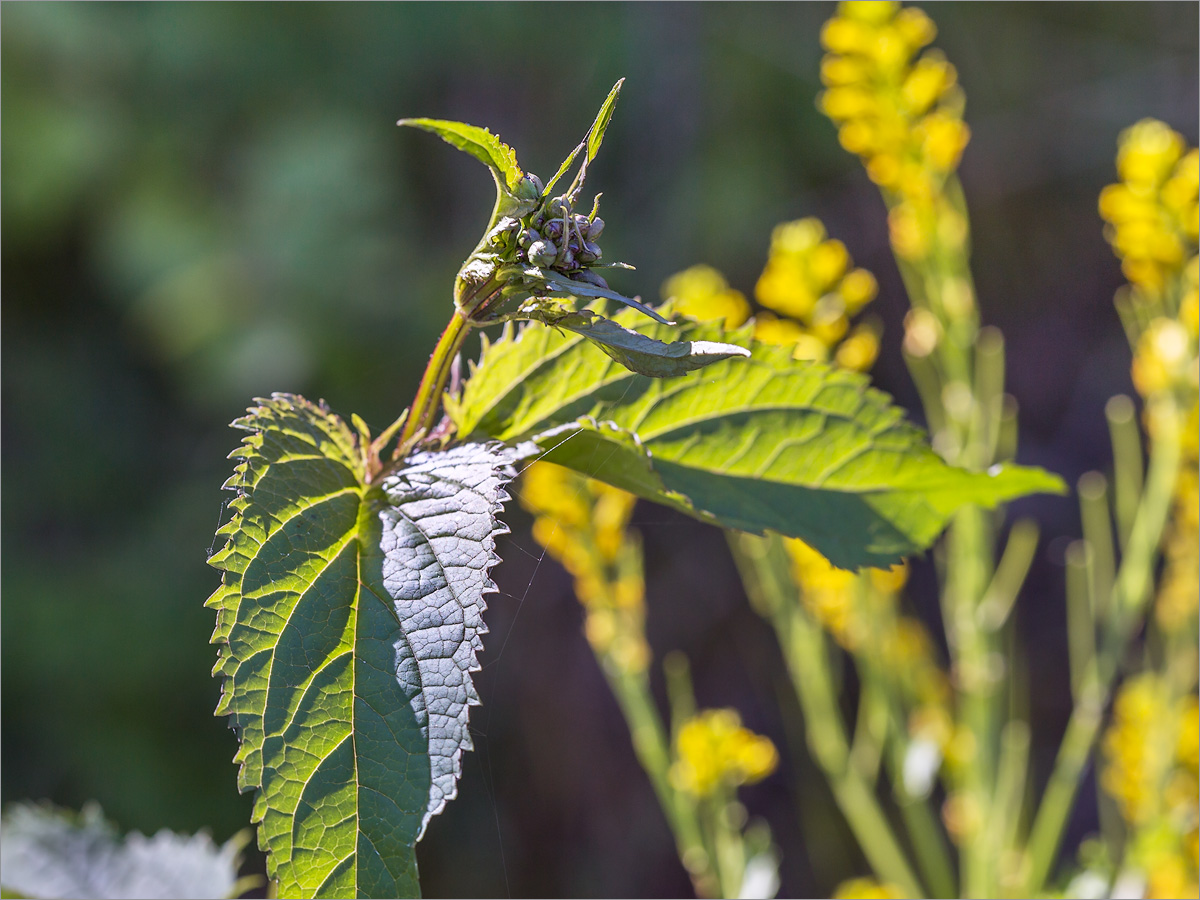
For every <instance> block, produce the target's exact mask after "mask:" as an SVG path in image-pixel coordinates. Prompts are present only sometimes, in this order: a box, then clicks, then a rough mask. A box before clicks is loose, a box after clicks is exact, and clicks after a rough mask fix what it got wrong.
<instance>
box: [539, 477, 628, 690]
mask: <svg viewBox="0 0 1200 900" xmlns="http://www.w3.org/2000/svg"><path fill="white" fill-rule="evenodd" d="M520 499H521V505H522V506H524V507H525V509H527V510H528V511H529V512H531V513H533V515H534V522H533V537H534V540H536V541H537V542H538V543H539V544H541V545H542V546H543V547H545V548H546V552H547V553H549V554H550V555H551V556H552V557H554V558H555V559H557V560H558V561H559V562H560V563H562V565H563V567H564V568H565V569H566V570H567V571H568V572H569V573H570V574H571V575H572V577H573V578H574V579H575V595H576V596H577V597H578V598H579V602H580V604H582V606H583V608H584V612H585V614H586V617H585V620H584V634H585V636H586V637H587V639H588V643H589V644H591V646H592V649H593V650H594V651H595V652H596V655H597V656H599V657H600V659H601V660H602V662H603V664H604V665H605V666H606V667H612V668H613V669H616V670H617V671H620V672H625V673H637V672H644V671H645V670H646V667H647V666H648V665H649V663H650V647H649V645H648V644H647V643H646V631H645V621H646V607H645V597H644V594H645V585H644V581H643V578H642V562H641V548H640V544H639V542H638V541H637V539H636V535H635V534H633V533H631V532H629V530H628V525H629V518H630V516H631V515H632V514H633V507H634V504H635V503H636V498H635V497H634V496H633V495H632V494H628V493H626V492H625V491H622V490H619V489H617V488H614V487H610V486H608V485H606V484H603V483H601V482H599V481H594V480H592V479H589V478H586V477H584V476H583V475H579V474H577V473H575V472H572V471H570V470H569V469H564V468H562V467H561V466H556V465H553V464H552V463H545V462H539V463H534V464H533V465H532V466H530V467H529V469H528V470H527V471H526V472H525V474H524V475H523V476H522V480H521V492H520Z"/></svg>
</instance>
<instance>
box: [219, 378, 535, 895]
mask: <svg viewBox="0 0 1200 900" xmlns="http://www.w3.org/2000/svg"><path fill="white" fill-rule="evenodd" d="M249 413H250V414H249V415H248V416H246V417H244V418H242V419H239V420H238V421H236V422H235V423H234V427H236V428H239V429H243V430H245V431H248V432H249V434H248V436H247V437H246V438H245V440H244V441H243V443H242V445H241V446H240V447H239V448H238V449H237V450H235V451H234V453H233V454H231V456H232V457H234V458H237V459H240V460H241V462H240V464H239V465H238V467H237V469H236V471H235V473H234V476H233V478H231V479H230V481H229V482H228V483H227V485H226V486H227V487H228V488H230V489H232V490H235V491H236V492H237V494H238V496H237V499H235V500H234V501H233V502H232V504H231V507H232V509H233V511H234V516H233V518H232V520H231V521H230V522H229V523H228V524H227V525H226V526H224V527H223V528H222V529H221V530H220V532H219V533H221V534H224V535H227V537H228V541H227V543H226V545H225V547H224V548H223V549H222V550H221V551H219V552H218V553H217V554H215V555H214V556H213V557H212V558H211V559H210V560H209V562H210V564H212V565H213V566H214V567H216V568H218V569H221V570H223V572H224V573H225V574H224V577H223V579H222V585H221V587H220V588H219V589H218V590H217V591H216V592H215V593H214V594H213V596H212V597H211V598H210V600H209V602H208V605H209V606H210V607H213V608H215V609H216V610H217V626H216V630H215V631H214V633H213V638H212V640H213V643H215V644H218V645H219V651H218V657H219V658H218V662H217V665H216V667H215V669H214V674H215V675H219V676H222V677H223V679H224V681H223V686H222V698H221V701H220V703H219V705H218V707H217V713H218V714H228V715H229V716H230V718H231V723H232V725H233V727H234V728H235V729H236V730H237V731H238V733H239V737H240V738H241V747H240V749H239V751H238V753H237V756H236V757H235V761H237V762H239V763H240V764H241V770H240V772H239V787H240V789H241V790H243V791H245V790H250V789H254V790H256V791H257V797H256V800H255V807H254V815H253V820H254V821H255V822H256V823H258V825H259V845H260V846H261V847H262V848H263V849H264V850H265V851H266V852H267V854H268V858H267V867H268V874H269V875H270V876H271V877H272V878H273V879H275V880H276V882H277V892H278V895H279V896H303V897H312V896H384V897H404V896H418V895H419V884H418V880H417V866H416V857H415V853H414V847H415V844H416V842H417V841H418V840H420V838H421V836H422V834H423V833H424V831H425V827H426V826H427V824H428V822H429V820H430V818H431V817H432V816H434V815H436V814H437V813H438V812H440V811H441V810H442V809H443V808H444V807H445V804H446V802H447V800H449V799H450V798H452V797H453V796H454V795H455V790H456V782H457V779H458V775H459V773H460V771H461V758H462V752H463V751H464V750H467V749H470V747H471V740H470V735H469V733H468V730H467V715H468V709H469V707H470V706H471V705H474V704H477V703H478V702H479V700H478V695H477V694H476V692H475V690H474V687H473V686H472V684H471V677H470V673H471V672H473V671H476V670H477V669H478V668H479V665H478V662H477V659H476V657H477V653H478V651H479V649H480V647H481V640H482V634H483V633H484V632H485V631H486V627H485V625H484V622H483V611H484V609H485V604H484V600H483V595H484V594H485V593H487V592H488V591H494V590H495V586H494V584H493V583H492V581H491V579H490V577H489V576H488V570H489V569H490V568H491V566H492V565H494V564H495V563H496V562H498V557H497V556H496V553H495V538H496V535H498V534H500V533H503V532H504V531H505V530H506V529H505V527H504V525H503V524H502V523H500V522H499V521H498V520H497V518H496V516H497V514H498V513H499V512H500V511H501V509H502V505H503V503H504V501H505V500H507V499H508V495H507V494H506V493H505V491H504V485H505V484H506V483H507V482H508V481H509V480H510V479H511V478H512V477H513V474H514V472H513V469H512V466H513V464H514V463H515V462H516V461H517V460H518V459H520V458H521V456H522V455H523V454H525V453H527V452H528V451H529V449H531V448H529V447H528V446H526V447H524V448H520V447H518V448H512V447H505V446H503V445H500V444H497V443H494V442H488V443H474V444H464V445H461V446H458V447H454V448H452V449H449V450H444V451H430V452H423V453H419V454H415V455H413V456H411V457H409V458H408V459H407V460H405V462H404V465H403V466H402V467H401V468H399V469H398V470H397V471H395V472H394V473H392V474H390V475H388V476H387V477H386V478H384V479H383V480H382V482H381V483H380V484H378V485H374V484H371V483H369V480H368V478H367V468H366V462H365V457H364V453H363V448H362V446H361V443H360V436H359V435H358V434H357V433H356V432H355V431H353V430H352V429H351V428H350V427H348V426H347V425H346V423H345V422H344V421H343V420H341V419H340V418H338V417H337V416H335V415H334V414H333V413H331V412H330V411H329V410H328V409H327V408H326V407H325V406H324V405H323V404H321V405H317V404H313V403H310V402H309V401H307V400H305V399H304V398H302V397H298V396H295V395H288V394H275V395H272V397H271V398H270V399H267V400H257V401H255V406H253V407H251V408H250V410H249Z"/></svg>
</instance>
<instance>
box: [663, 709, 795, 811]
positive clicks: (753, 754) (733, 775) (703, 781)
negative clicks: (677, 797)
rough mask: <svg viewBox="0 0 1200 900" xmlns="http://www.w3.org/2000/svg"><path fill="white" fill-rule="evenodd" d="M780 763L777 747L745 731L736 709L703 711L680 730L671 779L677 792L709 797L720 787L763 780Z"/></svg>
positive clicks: (676, 741)
mask: <svg viewBox="0 0 1200 900" xmlns="http://www.w3.org/2000/svg"><path fill="white" fill-rule="evenodd" d="M778 763H779V754H778V753H777V752H776V750H775V745H774V744H772V743H771V741H770V739H768V738H765V737H763V736H761V735H757V734H755V733H754V732H752V731H750V730H749V729H747V728H743V727H742V721H741V718H740V717H739V716H738V714H737V712H736V711H735V710H732V709H714V710H704V711H702V712H700V713H698V714H697V715H695V716H694V717H692V718H691V719H689V720H688V721H686V722H684V723H683V725H682V726H681V727H680V729H679V734H678V735H677V736H676V739H675V761H674V762H673V763H672V764H671V769H670V772H669V777H670V779H671V783H672V784H673V785H674V786H675V787H676V789H677V790H681V791H686V792H687V793H689V794H693V795H695V796H697V797H706V796H708V795H710V794H712V793H713V792H714V791H716V790H717V788H718V786H720V785H730V786H737V785H741V784H751V783H753V782H756V781H761V780H762V779H763V778H766V777H767V776H768V775H770V774H771V773H772V772H773V771H775V767H776V766H777V765H778Z"/></svg>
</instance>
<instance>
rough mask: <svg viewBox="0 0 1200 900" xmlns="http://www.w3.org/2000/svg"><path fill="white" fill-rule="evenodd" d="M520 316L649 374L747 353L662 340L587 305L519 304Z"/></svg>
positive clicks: (687, 369) (711, 343) (732, 347)
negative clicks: (580, 339)
mask: <svg viewBox="0 0 1200 900" xmlns="http://www.w3.org/2000/svg"><path fill="white" fill-rule="evenodd" d="M519 315H520V317H523V318H528V319H531V320H534V321H538V322H542V323H544V324H546V325H550V326H553V327H555V328H565V329H566V330H568V331H573V332H575V333H576V334H581V335H583V336H584V337H585V338H587V339H588V340H589V341H591V342H592V343H593V344H595V345H596V347H597V348H598V349H599V350H600V351H601V352H602V353H605V354H607V355H608V356H610V357H612V358H613V359H615V360H616V361H617V362H619V363H620V364H621V365H623V366H624V367H625V368H627V369H630V370H632V371H634V372H638V373H640V374H642V375H649V376H650V377H651V378H665V377H667V376H669V375H682V374H684V373H685V372H690V371H692V370H693V369H700V368H703V367H704V366H708V365H712V364H713V363H715V362H719V361H721V360H723V359H729V358H731V357H735V356H740V357H747V356H749V355H750V351H749V350H747V349H745V348H744V347H738V346H736V345H734V344H723V343H719V342H717V341H671V342H670V343H667V342H665V341H659V340H655V339H654V338H652V337H647V336H646V335H644V334H641V333H639V332H637V331H634V330H633V329H632V328H626V327H625V326H624V325H618V324H617V323H616V322H614V321H612V319H606V318H604V317H603V316H601V315H598V314H597V313H595V312H593V311H592V310H590V309H581V310H578V311H575V310H568V309H562V310H556V309H553V308H546V307H541V306H532V307H523V308H522V310H521V313H520V314H519Z"/></svg>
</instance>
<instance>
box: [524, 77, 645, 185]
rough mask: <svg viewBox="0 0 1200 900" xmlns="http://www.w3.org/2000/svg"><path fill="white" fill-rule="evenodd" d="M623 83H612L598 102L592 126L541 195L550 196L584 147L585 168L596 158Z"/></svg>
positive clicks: (622, 81) (547, 183)
mask: <svg viewBox="0 0 1200 900" xmlns="http://www.w3.org/2000/svg"><path fill="white" fill-rule="evenodd" d="M624 83H625V79H624V78H622V79H620V80H619V81H617V83H616V84H614V85H613V87H612V90H611V91H609V92H608V96H607V97H605V98H604V102H603V103H602V104H600V111H599V112H598V113H596V120H595V121H594V122H592V127H591V128H589V129H588V133H587V136H586V137H585V138H584V139H583V140H582V141H580V142H579V146H577V147H576V148H575V149H574V150H572V151H571V152H570V153H569V154H568V155H567V158H566V159H564V160H563V162H562V165H561V166H559V167H558V171H557V172H555V173H554V177H553V178H551V179H550V180H549V181H547V182H546V187H545V188H544V189H543V190H542V196H543V197H549V196H550V191H551V190H552V189H553V188H554V185H556V184H558V180H559V179H560V178H562V177H563V176H564V175H566V174H567V170H568V169H570V168H571V164H572V163H573V162H575V160H576V158H577V157H578V156H579V154H580V152H581V151H582V150H583V148H584V147H587V156H586V157H585V161H584V166H585V168H586V166H587V163H590V162H591V161H592V160H593V159H595V158H596V154H597V153H599V152H600V144H601V143H602V142H603V141H604V132H605V131H607V130H608V123H609V122H610V121H612V115H613V111H614V110H616V108H617V98H618V97H619V96H620V94H621V85H623V84H624Z"/></svg>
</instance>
